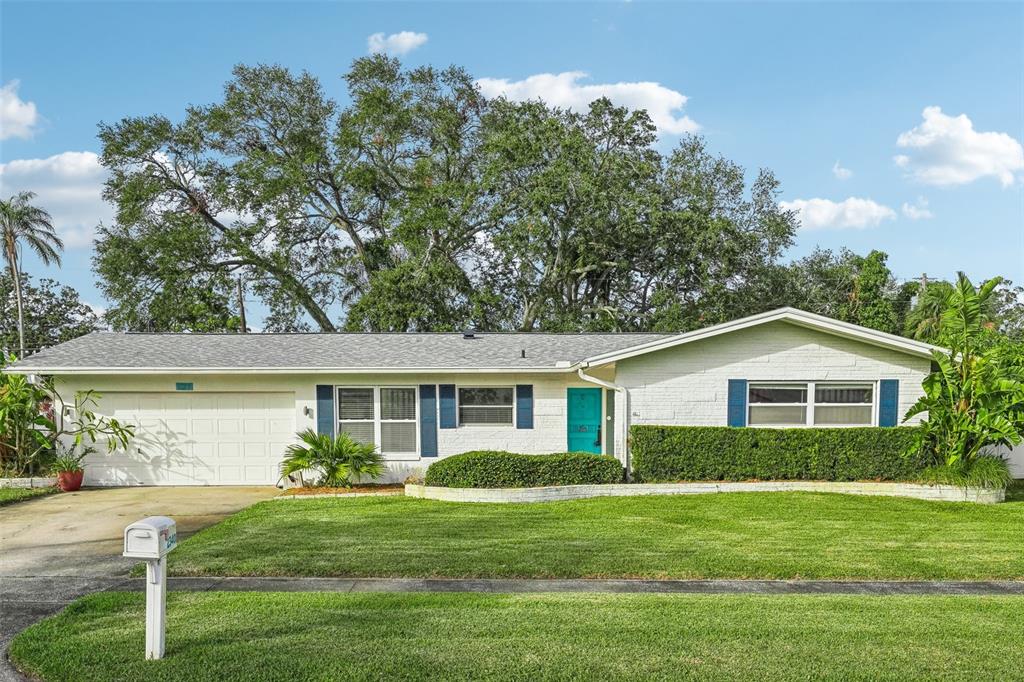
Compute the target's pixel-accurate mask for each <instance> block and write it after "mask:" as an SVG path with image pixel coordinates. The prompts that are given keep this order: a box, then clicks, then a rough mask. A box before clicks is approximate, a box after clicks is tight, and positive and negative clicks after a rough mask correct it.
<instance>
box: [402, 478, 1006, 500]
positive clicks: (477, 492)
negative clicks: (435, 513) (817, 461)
mask: <svg viewBox="0 0 1024 682" xmlns="http://www.w3.org/2000/svg"><path fill="white" fill-rule="evenodd" d="M794 491H802V492H814V493H843V494H846V495H882V496H886V497H917V498H920V499H923V500H941V501H944V502H978V503H981V504H995V503H996V502H1002V501H1003V500H1004V499H1005V497H1006V492H1005V491H1003V490H989V489H986V488H959V487H957V486H952V485H923V484H919V483H874V482H859V481H850V482H833V481H751V482H748V481H710V482H706V483H611V484H603V485H559V486H550V487H543V488H439V487H435V486H426V485H413V484H407V485H406V486H405V494H406V495H408V496H409V497H421V498H424V499H428V500H445V501H448V502H553V501H556V500H579V499H583V498H586V497H628V496H633V495H702V494H706V493H752V492H794Z"/></svg>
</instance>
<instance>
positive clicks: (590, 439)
mask: <svg viewBox="0 0 1024 682" xmlns="http://www.w3.org/2000/svg"><path fill="white" fill-rule="evenodd" d="M566 390H567V391H568V393H567V394H566V402H567V403H568V404H569V410H568V412H569V424H568V426H569V452H593V453H596V454H601V389H599V388H570V389H566Z"/></svg>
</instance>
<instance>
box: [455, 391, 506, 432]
mask: <svg viewBox="0 0 1024 682" xmlns="http://www.w3.org/2000/svg"><path fill="white" fill-rule="evenodd" d="M464 388H507V389H509V390H511V391H512V421H511V422H509V423H508V424H463V423H462V389H464ZM517 402H518V401H517V400H516V387H515V386H514V385H511V384H494V385H488V384H465V385H460V384H456V385H455V418H456V421H457V423H458V427H459V428H460V429H461V428H467V429H514V428H515V427H516V419H518V417H519V414H518V409H517V407H516V403H517Z"/></svg>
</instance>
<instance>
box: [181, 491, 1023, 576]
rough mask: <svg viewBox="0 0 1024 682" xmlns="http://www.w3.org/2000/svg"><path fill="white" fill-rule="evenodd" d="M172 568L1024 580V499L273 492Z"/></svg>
mask: <svg viewBox="0 0 1024 682" xmlns="http://www.w3.org/2000/svg"><path fill="white" fill-rule="evenodd" d="M169 566H170V570H171V572H172V574H174V575H270V576H275V575H279V576H280V575H298V576H408V577H430V576H446V577H651V578H726V577H728V578H866V579H870V578H878V579H987V578H1024V501H1017V502H1009V503H1004V504H999V505H991V506H985V505H976V504H968V503H948V502H926V501H922V500H911V499H897V498H883V497H857V496H852V495H828V494H813V493H741V494H723V495H694V496H659V497H623V498H604V499H592V500H580V501H575V502H555V503H546V504H518V505H511V504H510V505H499V504H471V503H450V502H436V501H430V500H417V499H412V498H404V497H376V498H375V497H369V498H356V499H323V500H286V501H276V500H272V501H267V502H262V503H260V504H257V505H254V506H252V507H250V508H248V509H246V510H244V511H242V512H240V513H238V514H236V515H234V516H232V517H230V518H228V519H227V520H226V521H224V522H223V523H220V524H218V525H216V526H213V527H210V528H208V529H206V530H204V531H201V532H200V533H197V534H196V535H195V536H194V537H192V538H190V539H189V540H187V541H185V542H184V543H183V544H182V545H181V546H180V547H179V548H178V549H177V550H176V551H175V552H174V553H173V554H171V557H170V562H169Z"/></svg>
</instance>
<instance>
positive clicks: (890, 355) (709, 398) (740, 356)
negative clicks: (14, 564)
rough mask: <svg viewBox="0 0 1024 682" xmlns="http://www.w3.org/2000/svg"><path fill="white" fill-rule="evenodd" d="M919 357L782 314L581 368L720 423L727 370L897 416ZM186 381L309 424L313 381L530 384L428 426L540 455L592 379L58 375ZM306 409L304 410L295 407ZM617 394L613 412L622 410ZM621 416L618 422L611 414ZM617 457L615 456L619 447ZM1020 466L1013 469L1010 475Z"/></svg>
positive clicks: (76, 382) (70, 384)
mask: <svg viewBox="0 0 1024 682" xmlns="http://www.w3.org/2000/svg"><path fill="white" fill-rule="evenodd" d="M928 370H929V361H928V360H926V359H921V358H916V357H913V356H910V355H907V354H904V353H899V352H896V351H892V350H886V349H882V348H878V347H875V346H871V345H868V344H865V343H861V342H858V341H852V340H848V339H842V338H839V337H835V336H832V335H829V334H825V333H822V332H817V331H812V330H809V329H805V328H803V327H799V326H796V325H792V324H789V323H785V322H776V323H771V324H768V325H762V326H759V327H755V328H752V329H746V330H741V331H737V332H733V333H730V334H725V335H722V336H718V337H715V338H712V339H707V340H704V341H697V342H693V343H689V344H685V345H683V346H679V347H677V348H673V349H667V350H662V351H657V352H654V353H650V354H647V355H642V356H638V357H635V358H630V359H628V360H623V361H621V362H619V363H618V364H617V366H616V367H615V368H610V367H607V368H595V369H591V370H588V373H589V374H591V375H593V376H596V377H599V378H601V379H605V380H613V381H615V382H617V383H619V384H621V385H624V386H626V387H627V388H628V389H629V407H628V413H629V415H630V420H631V422H632V423H634V424H680V425H710V426H724V425H725V424H726V392H727V389H728V380H729V379H748V380H752V381H758V380H783V379H787V380H806V381H824V380H829V381H845V380H866V381H876V380H878V379H883V378H892V379H899V380H900V406H899V409H900V417H902V415H903V414H904V413H905V412H906V410H907V409H908V408H909V407H910V406H911V405H912V404H913V403H914V401H915V400H916V399H917V397H918V396H919V395H920V386H921V380H922V379H923V378H924V377H925V375H926V374H927V373H928ZM179 381H184V382H192V383H193V384H194V391H195V392H196V393H199V392H206V391H231V392H235V391H257V392H268V391H274V392H291V393H294V395H295V428H296V430H302V429H305V428H310V427H315V426H316V421H315V410H316V385H317V384H332V385H371V386H374V385H375V386H382V385H383V386H400V385H407V386H415V385H418V384H450V383H454V384H457V385H462V386H514V385H516V384H532V385H533V390H534V428H533V429H529V430H527V429H516V428H515V427H514V426H507V427H472V426H462V427H459V428H456V429H439V430H438V452H439V455H440V456H441V457H445V456H448V455H453V454H457V453H460V452H465V451H467V450H479V449H495V450H509V451H512V452H523V453H534V454H540V453H545V452H561V451H564V450H565V449H566V447H567V445H566V402H565V396H566V389H567V388H569V387H571V386H580V387H594V384H591V383H586V382H583V381H581V380H580V379H579V378H578V377H577V376H576V374H575V373H573V372H568V373H550V374H471V375H454V374H387V375H377V376H360V375H315V374H307V375H287V374H263V375H260V374H245V375H205V374H193V375H189V374H184V373H183V374H181V375H150V376H145V375H128V376H110V375H106V376H104V375H95V376H79V377H68V378H66V379H64V380H62V381H61V389H62V393H63V394H64V395H65V396H66V397H70V396H71V395H73V393H74V391H75V390H79V389H95V390H97V391H99V392H101V393H110V392H116V391H132V392H135V391H146V392H150V391H158V392H164V391H167V392H173V391H174V388H175V383H176V382H179ZM306 408H309V409H310V412H311V414H310V415H307V414H306V413H305V410H306ZM626 411H627V407H626V405H625V403H624V400H623V397H622V395H621V394H617V401H616V413H617V414H618V415H622V414H624V413H626ZM620 424H621V422H620ZM615 435H616V444H615V451H616V452H617V453H622V452H624V445H625V434H624V433H623V431H622V429H621V428H619V425H618V424H617V425H616V434H615ZM620 456H621V455H620ZM433 461H435V460H434V459H433V458H428V459H426V460H419V459H406V460H392V461H390V462H389V467H390V468H391V470H392V474H391V476H390V477H389V478H390V480H402V479H403V478H405V477H406V476H408V475H409V474H414V473H421V472H422V470H423V468H424V467H425V466H426V465H427V464H430V463H431V462H433ZM1018 475H1021V474H1018Z"/></svg>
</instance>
